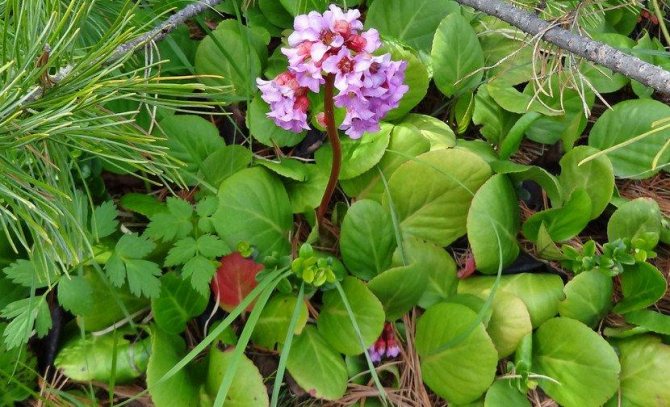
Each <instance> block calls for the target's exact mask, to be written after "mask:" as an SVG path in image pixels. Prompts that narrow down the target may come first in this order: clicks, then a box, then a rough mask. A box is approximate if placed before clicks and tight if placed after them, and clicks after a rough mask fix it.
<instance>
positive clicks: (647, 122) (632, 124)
mask: <svg viewBox="0 0 670 407" xmlns="http://www.w3.org/2000/svg"><path fill="white" fill-rule="evenodd" d="M669 116H670V106H668V105H666V104H664V103H661V102H658V101H656V100H651V99H639V100H627V101H624V102H620V103H617V104H616V105H614V106H613V108H612V109H611V110H607V111H606V112H605V113H603V115H602V116H600V118H598V121H597V122H596V124H595V125H593V128H592V129H591V132H590V133H589V145H590V146H593V147H596V148H598V149H600V150H604V149H606V148H609V147H612V146H615V145H618V144H620V143H624V142H626V141H628V140H630V139H632V138H634V137H636V136H639V135H641V134H643V133H646V132H648V131H650V130H651V129H652V127H653V124H654V122H656V121H657V120H661V119H666V118H667V117H669ZM631 118H635V120H631ZM669 137H670V129H665V130H662V131H658V132H655V133H653V134H651V135H649V136H647V137H645V138H643V139H642V140H639V141H636V142H634V143H632V144H629V145H627V146H624V147H621V148H618V149H617V150H615V151H611V152H609V153H607V156H608V157H609V159H610V160H611V161H612V166H613V167H614V174H615V175H616V176H617V177H623V178H636V179H640V178H648V177H651V176H652V175H654V174H655V173H657V172H658V171H659V169H655V170H652V162H653V160H654V157H655V156H656V154H658V152H659V151H660V150H661V148H662V147H663V145H664V144H665V142H666V141H667V140H668V138H669ZM669 161H670V149H666V150H665V153H664V154H662V156H661V158H660V160H659V162H658V164H659V166H661V165H664V164H666V163H668V162H669Z"/></svg>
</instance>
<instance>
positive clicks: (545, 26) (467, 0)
mask: <svg viewBox="0 0 670 407" xmlns="http://www.w3.org/2000/svg"><path fill="white" fill-rule="evenodd" d="M456 1H457V2H458V3H460V4H462V5H464V6H470V7H472V8H474V9H475V10H478V11H481V12H483V13H486V14H488V15H491V16H494V17H497V18H499V19H501V20H503V21H505V22H507V23H509V24H511V25H513V26H515V27H517V28H518V29H520V30H521V31H523V32H526V33H528V34H531V35H538V36H540V37H541V38H542V39H543V40H545V41H547V42H549V43H551V44H554V45H556V46H558V47H559V48H562V49H564V50H566V51H569V52H571V53H573V54H575V55H579V56H581V57H583V58H585V59H587V60H589V61H591V62H594V63H596V64H598V65H602V66H604V67H606V68H609V69H611V70H612V71H614V72H618V73H620V74H623V75H625V76H627V77H628V78H630V79H635V80H636V81H638V82H640V83H642V84H643V85H647V86H649V87H651V88H653V89H655V90H657V91H658V92H660V93H663V94H666V95H670V72H669V71H666V70H665V69H662V68H660V67H658V66H656V65H653V64H650V63H648V62H645V61H643V60H641V59H640V58H637V57H635V56H633V55H629V54H626V53H623V52H621V51H619V50H618V49H616V48H613V47H611V46H609V45H607V44H603V43H601V42H598V41H594V40H592V39H590V38H586V37H583V36H581V35H578V34H575V33H573V32H570V31H568V30H566V29H563V28H561V27H556V26H553V25H552V24H550V23H549V22H547V21H545V20H543V19H541V18H539V17H538V16H536V15H535V14H533V13H531V12H528V11H526V10H523V9H520V8H518V7H516V6H514V5H512V4H509V3H507V2H505V1H501V0H456Z"/></svg>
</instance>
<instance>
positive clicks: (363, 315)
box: [316, 277, 384, 356]
mask: <svg viewBox="0 0 670 407" xmlns="http://www.w3.org/2000/svg"><path fill="white" fill-rule="evenodd" d="M342 289H343V290H344V294H345V295H346V297H347V301H348V302H349V306H350V307H351V311H352V313H353V315H354V318H355V320H356V324H357V325H358V328H359V329H360V336H361V337H362V338H363V342H364V343H365V348H363V349H361V343H360V340H359V334H358V333H356V329H355V327H354V325H353V324H352V321H351V317H350V316H349V313H348V312H347V309H346V307H345V305H344V301H343V300H342V297H341V296H340V294H339V292H338V291H337V290H330V291H328V292H326V293H325V294H324V296H323V307H321V311H320V313H319V319H317V321H316V322H317V327H318V329H319V332H320V333H321V334H322V335H323V337H324V338H326V340H327V341H328V343H329V344H330V345H331V346H332V347H333V348H334V349H335V350H336V351H338V352H340V353H344V354H345V355H350V356H352V355H360V354H361V353H363V352H364V351H365V350H366V349H367V348H368V347H370V345H372V344H373V343H374V342H375V341H376V340H377V338H378V337H379V335H380V334H381V333H382V329H383V328H384V308H383V307H382V304H381V302H379V300H378V299H377V297H375V295H374V294H372V292H371V291H370V290H369V289H368V288H367V287H366V286H365V284H363V283H362V282H361V281H360V280H358V279H357V278H354V277H347V278H345V279H344V281H342Z"/></svg>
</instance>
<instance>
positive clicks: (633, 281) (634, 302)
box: [614, 263, 667, 314]
mask: <svg viewBox="0 0 670 407" xmlns="http://www.w3.org/2000/svg"><path fill="white" fill-rule="evenodd" d="M619 278H620V280H619V281H620V283H621V292H622V293H623V299H621V300H620V301H619V302H618V303H617V304H616V305H615V306H614V312H616V313H619V314H625V313H626V312H630V311H636V310H639V309H644V308H647V307H648V306H650V305H652V304H655V303H656V301H658V300H660V299H661V298H663V295H664V294H665V290H666V288H667V282H666V281H665V277H664V276H663V273H661V272H660V271H659V270H658V269H657V268H656V267H654V266H652V265H651V264H649V263H637V264H635V265H634V266H630V267H626V268H625V270H624V272H623V273H622V274H621V276H620V277H619Z"/></svg>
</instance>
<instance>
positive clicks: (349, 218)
mask: <svg viewBox="0 0 670 407" xmlns="http://www.w3.org/2000/svg"><path fill="white" fill-rule="evenodd" d="M395 247H396V242H395V236H394V234H393V224H392V222H391V216H390V214H389V213H388V212H387V210H386V209H384V208H383V207H382V206H381V204H379V203H377V202H375V201H372V200H368V199H364V200H361V201H357V202H356V203H354V204H353V205H352V206H351V208H349V210H348V211H347V214H346V216H345V217H344V220H343V221H342V229H341V231H340V251H341V253H342V260H343V261H344V264H345V265H346V266H347V269H349V272H350V273H351V274H353V275H355V276H356V277H358V278H361V279H363V280H369V279H371V278H373V277H374V276H376V275H377V274H379V273H381V272H382V271H384V270H386V269H387V268H388V267H389V266H390V265H391V257H392V256H393V251H394V250H395Z"/></svg>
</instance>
